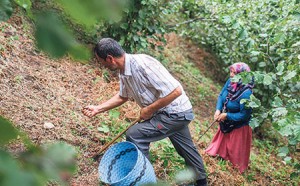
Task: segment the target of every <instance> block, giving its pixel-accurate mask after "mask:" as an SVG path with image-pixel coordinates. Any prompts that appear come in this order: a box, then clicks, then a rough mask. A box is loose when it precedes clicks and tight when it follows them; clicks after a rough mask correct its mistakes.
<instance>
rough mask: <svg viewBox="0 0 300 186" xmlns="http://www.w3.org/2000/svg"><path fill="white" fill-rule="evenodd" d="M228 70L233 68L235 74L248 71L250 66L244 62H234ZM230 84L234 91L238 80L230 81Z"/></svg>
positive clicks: (237, 87) (237, 86)
mask: <svg viewBox="0 0 300 186" xmlns="http://www.w3.org/2000/svg"><path fill="white" fill-rule="evenodd" d="M229 69H230V70H232V69H233V70H234V72H235V74H239V73H241V72H250V71H251V70H250V67H249V66H248V65H247V64H246V63H242V62H239V63H234V64H232V65H231V66H230V67H229ZM230 86H231V87H232V91H233V92H235V91H237V90H238V89H239V82H231V83H230Z"/></svg>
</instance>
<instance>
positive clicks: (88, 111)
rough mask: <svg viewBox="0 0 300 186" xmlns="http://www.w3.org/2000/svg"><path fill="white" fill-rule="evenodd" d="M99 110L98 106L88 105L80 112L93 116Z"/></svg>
mask: <svg viewBox="0 0 300 186" xmlns="http://www.w3.org/2000/svg"><path fill="white" fill-rule="evenodd" d="M99 112H100V108H99V106H95V105H89V106H86V107H84V108H83V109H82V113H83V114H84V115H86V116H88V117H93V116H95V115H96V114H98V113H99Z"/></svg>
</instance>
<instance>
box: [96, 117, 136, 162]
mask: <svg viewBox="0 0 300 186" xmlns="http://www.w3.org/2000/svg"><path fill="white" fill-rule="evenodd" d="M139 121H141V119H140V118H137V119H136V120H134V121H133V122H132V123H131V124H130V125H129V126H128V127H126V128H125V129H124V130H123V131H122V132H120V133H119V134H118V135H117V136H116V137H115V138H114V139H112V140H111V141H110V142H108V143H107V144H105V145H104V147H102V149H100V151H99V152H98V153H97V154H95V155H94V156H93V159H94V160H98V159H99V157H100V156H101V153H102V152H103V151H104V150H106V149H107V148H108V147H109V146H110V145H111V144H113V143H114V142H115V141H116V140H117V139H118V138H119V137H120V136H121V135H122V134H124V133H125V132H126V131H127V130H128V129H129V128H130V127H132V126H133V125H135V124H136V123H138V122H139Z"/></svg>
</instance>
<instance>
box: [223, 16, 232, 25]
mask: <svg viewBox="0 0 300 186" xmlns="http://www.w3.org/2000/svg"><path fill="white" fill-rule="evenodd" d="M230 22H231V17H230V16H228V15H226V16H223V17H222V23H225V24H227V23H230Z"/></svg>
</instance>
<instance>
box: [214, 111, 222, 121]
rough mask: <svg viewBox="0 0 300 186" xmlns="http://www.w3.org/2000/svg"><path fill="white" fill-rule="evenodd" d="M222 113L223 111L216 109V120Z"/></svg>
mask: <svg viewBox="0 0 300 186" xmlns="http://www.w3.org/2000/svg"><path fill="white" fill-rule="evenodd" d="M220 114H221V111H219V110H216V112H215V115H214V120H217V118H218V117H219V115H220Z"/></svg>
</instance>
